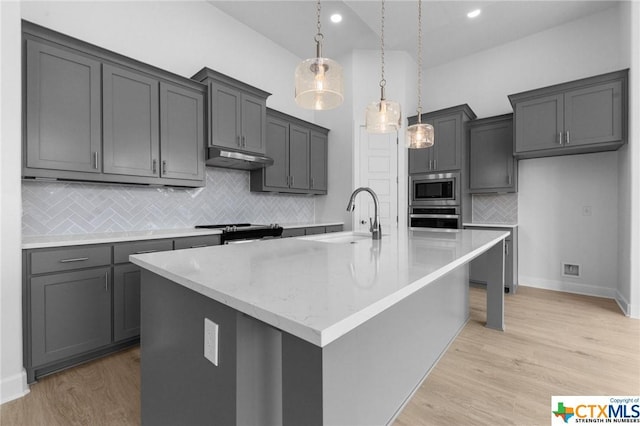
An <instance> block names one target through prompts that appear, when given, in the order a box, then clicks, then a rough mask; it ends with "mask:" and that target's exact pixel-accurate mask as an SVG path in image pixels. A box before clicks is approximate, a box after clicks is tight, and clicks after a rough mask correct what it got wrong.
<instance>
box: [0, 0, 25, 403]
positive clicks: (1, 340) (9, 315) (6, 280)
mask: <svg viewBox="0 0 640 426" xmlns="http://www.w3.org/2000/svg"><path fill="white" fill-rule="evenodd" d="M20 31H21V28H20V4H19V3H17V2H5V1H2V2H0V63H2V67H1V68H0V70H1V75H0V99H1V104H0V111H1V113H0V128H1V130H0V190H1V193H0V403H2V402H5V401H8V400H11V399H14V398H17V397H20V396H22V395H24V394H25V393H26V392H28V388H27V386H26V375H25V373H24V370H23V368H22V327H21V324H22V285H21V277H22V274H21V268H20V264H21V263H22V255H21V251H20V244H21V236H20V221H21V200H20V158H21V157H20V155H21V154H20V147H21V143H20V141H21V136H20V134H21V131H20V127H21V111H22V110H21V106H20V105H21V104H22V93H21V90H20V89H21V85H20V72H21V71H20V58H21V51H20ZM6 64H15V65H14V66H7V65H6Z"/></svg>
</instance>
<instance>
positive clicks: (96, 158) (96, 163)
mask: <svg viewBox="0 0 640 426" xmlns="http://www.w3.org/2000/svg"><path fill="white" fill-rule="evenodd" d="M93 168H94V169H96V170H98V151H95V152H94V153H93Z"/></svg>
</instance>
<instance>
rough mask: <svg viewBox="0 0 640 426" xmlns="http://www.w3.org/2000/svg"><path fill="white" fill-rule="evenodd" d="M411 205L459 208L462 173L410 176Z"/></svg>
mask: <svg viewBox="0 0 640 426" xmlns="http://www.w3.org/2000/svg"><path fill="white" fill-rule="evenodd" d="M409 192H410V193H409V205H410V206H412V207H417V206H459V205H460V173H432V174H423V175H411V176H409Z"/></svg>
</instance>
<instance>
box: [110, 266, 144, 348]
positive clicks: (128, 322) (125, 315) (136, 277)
mask: <svg viewBox="0 0 640 426" xmlns="http://www.w3.org/2000/svg"><path fill="white" fill-rule="evenodd" d="M139 334H140V268H139V267H138V266H136V265H134V264H132V263H130V264H125V265H118V266H115V267H114V268H113V340H114V341H116V342H117V341H118V340H123V339H127V338H129V337H135V336H138V335H139Z"/></svg>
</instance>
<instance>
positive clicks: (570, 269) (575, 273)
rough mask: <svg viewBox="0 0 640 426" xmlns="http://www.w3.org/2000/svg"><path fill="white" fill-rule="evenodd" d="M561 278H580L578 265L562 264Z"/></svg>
mask: <svg viewBox="0 0 640 426" xmlns="http://www.w3.org/2000/svg"><path fill="white" fill-rule="evenodd" d="M562 276H564V277H572V278H580V265H578V264H573V263H565V262H563V263H562Z"/></svg>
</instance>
